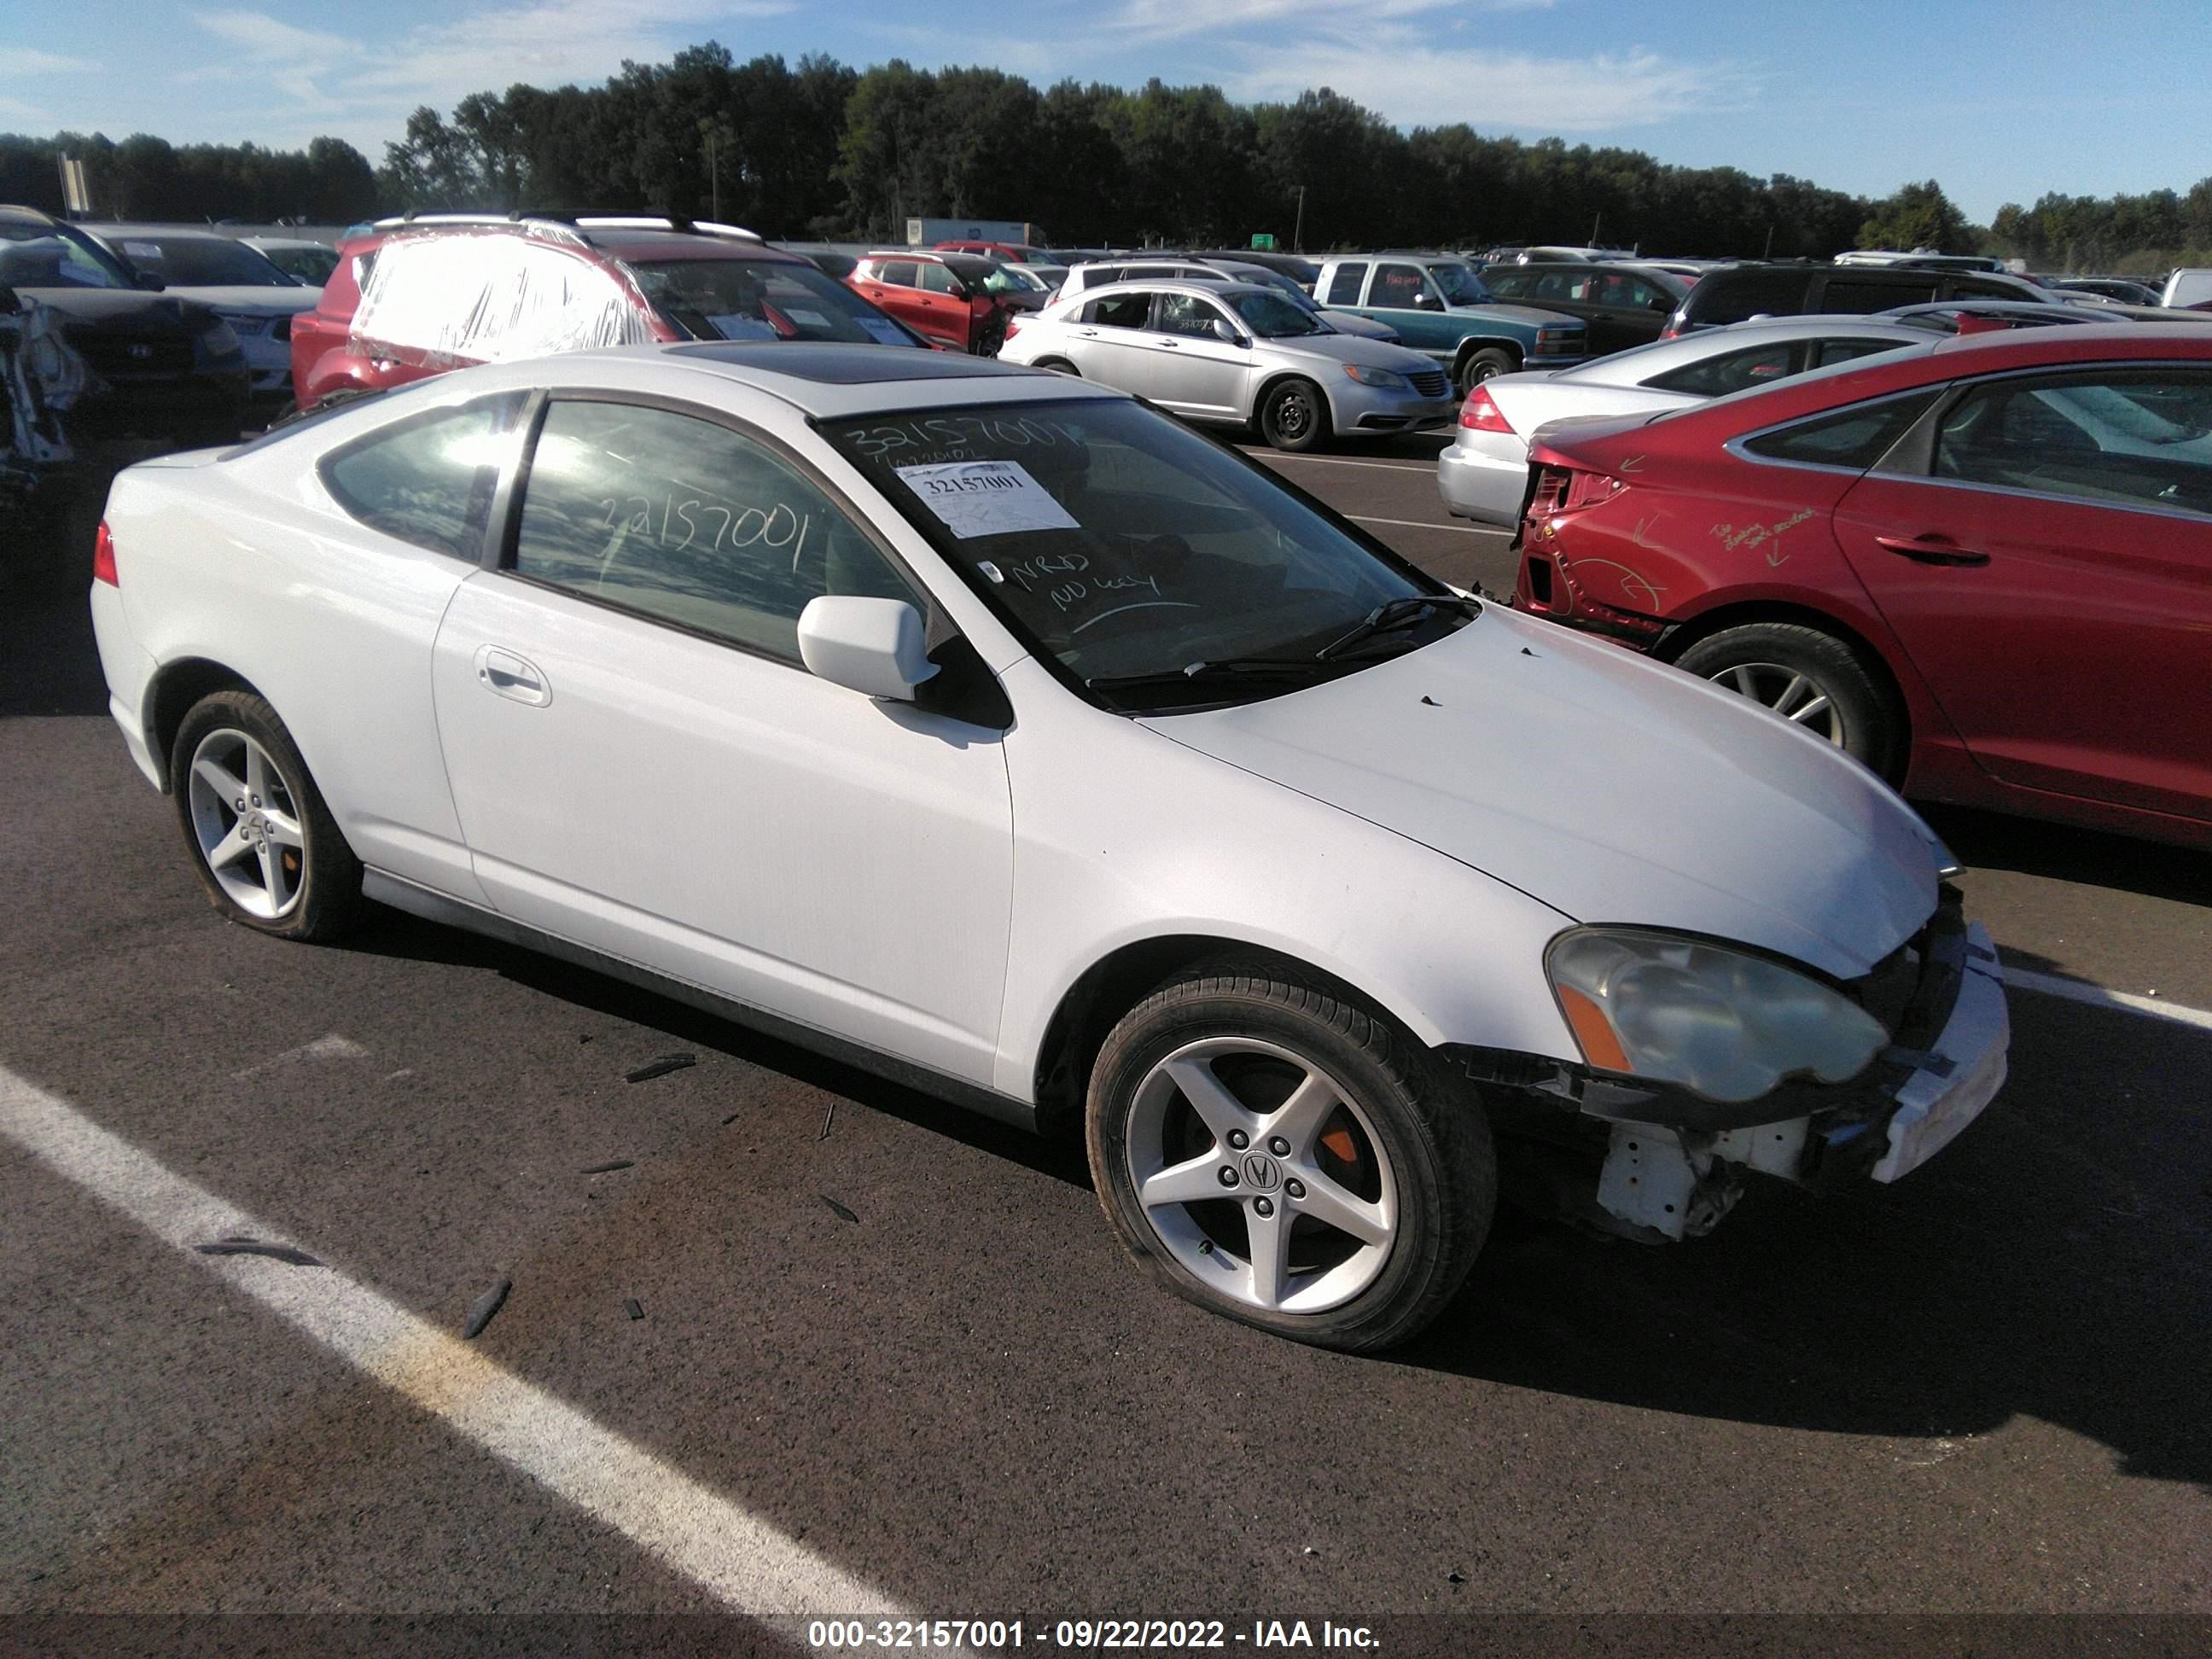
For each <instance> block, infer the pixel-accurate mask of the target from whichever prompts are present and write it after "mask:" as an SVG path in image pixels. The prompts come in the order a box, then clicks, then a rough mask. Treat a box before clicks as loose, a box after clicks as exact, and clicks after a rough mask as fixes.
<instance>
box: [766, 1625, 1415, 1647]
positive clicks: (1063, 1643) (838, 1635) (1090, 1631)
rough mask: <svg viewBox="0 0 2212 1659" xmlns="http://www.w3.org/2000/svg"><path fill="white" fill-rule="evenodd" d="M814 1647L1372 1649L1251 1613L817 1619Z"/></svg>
mask: <svg viewBox="0 0 2212 1659" xmlns="http://www.w3.org/2000/svg"><path fill="white" fill-rule="evenodd" d="M806 1644H807V1646H808V1647H809V1648H811V1649H813V1650H816V1651H817V1652H832V1651H837V1650H860V1649H871V1648H874V1649H893V1650H896V1649H901V1648H906V1649H916V1650H920V1649H933V1648H934V1649H946V1648H963V1649H968V1650H980V1651H985V1652H1017V1651H1019V1650H1021V1649H1023V1648H1024V1647H1030V1646H1042V1647H1048V1648H1051V1649H1054V1650H1063V1651H1073V1652H1078V1653H1107V1652H1162V1653H1188V1652H1196V1651H1199V1650H1207V1649H1220V1650H1225V1649H1229V1648H1232V1647H1244V1648H1253V1649H1260V1650H1268V1649H1278V1650H1279V1649H1300V1648H1304V1649H1333V1650H1352V1651H1358V1650H1374V1649H1375V1647H1376V1645H1377V1644H1376V1639H1375V1634H1374V1632H1372V1631H1371V1630H1370V1629H1369V1628H1368V1627H1367V1626H1364V1625H1354V1624H1341V1625H1340V1624H1337V1623H1334V1622H1333V1621H1331V1620H1320V1621H1318V1622H1315V1621H1310V1620H1304V1619H1255V1620H1252V1621H1251V1624H1250V1626H1249V1629H1244V1628H1232V1627H1231V1626H1230V1624H1229V1622H1228V1621H1227V1620H1221V1619H1059V1620H1049V1621H1046V1620H1040V1621H1037V1622H1036V1623H1031V1622H1030V1621H1028V1620H1021V1619H874V1620H865V1619H829V1620H822V1619H817V1620H812V1621H811V1622H810V1623H809V1624H808V1626H807V1627H806Z"/></svg>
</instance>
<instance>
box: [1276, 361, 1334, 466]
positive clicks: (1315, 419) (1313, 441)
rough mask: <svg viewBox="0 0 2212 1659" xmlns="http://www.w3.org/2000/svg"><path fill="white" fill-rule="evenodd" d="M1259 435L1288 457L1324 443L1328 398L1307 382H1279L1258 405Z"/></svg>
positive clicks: (1319, 389) (1326, 435) (1316, 447)
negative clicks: (1283, 451)
mask: <svg viewBox="0 0 2212 1659" xmlns="http://www.w3.org/2000/svg"><path fill="white" fill-rule="evenodd" d="M1260 435H1261V437H1263V438H1265V439H1266V440H1267V441H1268V443H1269V444H1271V445H1272V446H1273V447H1275V448H1277V449H1280V450H1285V451H1287V452H1289V453H1292V454H1297V453H1303V452H1304V451H1306V450H1310V449H1318V448H1319V447H1321V446H1322V445H1323V444H1325V443H1327V442H1328V435H1329V424H1328V398H1325V397H1323V396H1322V390H1321V388H1320V387H1319V386H1316V385H1315V384H1314V383H1313V382H1312V381H1311V380H1297V379H1292V380H1279V381H1277V382H1276V383H1275V384H1274V385H1273V386H1270V387H1268V388H1267V398H1266V400H1265V401H1264V402H1262V403H1261V405H1260Z"/></svg>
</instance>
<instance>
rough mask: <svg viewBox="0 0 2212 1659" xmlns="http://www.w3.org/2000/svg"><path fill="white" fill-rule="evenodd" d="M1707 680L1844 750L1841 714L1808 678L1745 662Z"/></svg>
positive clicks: (1780, 668) (1773, 666) (1788, 670)
mask: <svg viewBox="0 0 2212 1659" xmlns="http://www.w3.org/2000/svg"><path fill="white" fill-rule="evenodd" d="M1711 679H1712V682H1713V684H1716V685H1720V686H1725V687H1727V688H1728V690H1731V691H1735V692H1738V693H1740V694H1741V695H1742V696H1747V697H1749V698H1750V699H1751V700H1752V701H1753V702H1755V703H1759V704H1760V705H1762V706H1763V707H1765V708H1771V709H1772V710H1773V711H1774V712H1775V713H1776V714H1779V715H1781V716H1782V718H1783V719H1784V720H1790V721H1793V722H1795V723H1796V725H1799V726H1803V727H1804V728H1805V729H1806V730H1807V731H1808V732H1812V733H1814V735H1815V736H1816V737H1823V738H1826V739H1827V740H1828V741H1829V742H1830V743H1832V744H1835V745H1836V746H1837V747H1838V749H1841V748H1843V747H1844V746H1845V738H1846V735H1847V734H1846V733H1845V732H1844V712H1843V710H1842V709H1840V708H1837V707H1836V703H1835V699H1834V698H1832V697H1831V696H1829V695H1828V693H1827V691H1826V690H1825V689H1823V688H1822V686H1821V684H1820V682H1819V681H1818V680H1816V679H1814V678H1812V676H1810V675H1809V674H1806V673H1803V672H1802V671H1799V670H1797V669H1795V668H1784V666H1783V665H1781V664H1780V663H1772V662H1746V663H1738V664H1736V665H1735V666H1734V667H1731V668H1723V669H1722V670H1721V671H1719V672H1718V673H1717V674H1714V675H1713V676H1711Z"/></svg>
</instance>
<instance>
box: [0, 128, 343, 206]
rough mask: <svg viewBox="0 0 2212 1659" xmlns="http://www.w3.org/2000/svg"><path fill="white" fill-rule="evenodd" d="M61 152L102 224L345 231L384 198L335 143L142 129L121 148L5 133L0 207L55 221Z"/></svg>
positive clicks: (92, 140)
mask: <svg viewBox="0 0 2212 1659" xmlns="http://www.w3.org/2000/svg"><path fill="white" fill-rule="evenodd" d="M64 155H73V156H75V157H76V159H77V160H78V161H82V162H83V163H84V173H85V185H86V188H87V189H88V191H90V192H91V195H92V205H93V212H94V216H96V217H99V218H103V219H141V220H165V221H183V222H186V223H190V222H192V221H194V220H214V219H242V220H246V221H250V222H255V223H261V224H266V223H270V222H274V221H276V220H277V219H298V220H301V221H302V222H306V223H309V224H324V225H329V224H337V225H344V224H351V223H353V222H355V221H356V220H358V219H363V218H368V217H371V216H374V214H375V213H376V212H377V211H378V210H380V207H381V205H382V204H383V203H384V201H385V200H386V197H385V194H384V187H383V185H380V184H379V183H378V181H377V177H376V173H375V170H374V168H372V167H370V166H369V164H368V157H366V156H365V155H362V153H361V152H360V151H359V150H357V149H355V148H354V147H353V146H352V145H351V144H349V143H345V142H344V141H343V140H342V139H337V138H318V139H316V140H315V141H314V142H313V143H311V144H309V145H308V146H307V149H301V150H276V149H263V148H262V147H261V146H260V145H258V144H184V145H173V144H171V143H169V142H168V140H167V139H166V138H156V137H152V136H150V135H149V134H146V133H143V132H142V133H134V134H132V135H131V137H128V138H125V140H124V141H123V142H122V143H119V144H118V143H115V142H114V141H112V139H110V138H108V137H106V136H105V135H104V134H100V133H93V134H90V135H87V134H84V133H78V132H61V133H57V134H55V135H54V136H53V137H51V138H30V137H24V136H23V135H21V133H13V132H10V133H0V202H12V203H16V204H21V205H23V206H26V207H35V208H43V209H45V210H46V211H47V212H49V213H52V214H56V215H58V214H59V213H60V212H61V210H62V187H61V173H60V170H59V168H58V166H57V165H56V163H57V161H58V158H59V157H61V156H64Z"/></svg>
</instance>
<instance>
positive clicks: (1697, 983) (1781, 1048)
mask: <svg viewBox="0 0 2212 1659" xmlns="http://www.w3.org/2000/svg"><path fill="white" fill-rule="evenodd" d="M1545 968H1546V970H1547V973H1548V975H1549V976H1550V979H1551V981H1552V989H1553V993H1554V994H1556V995H1557V996H1558V997H1559V1008H1560V1011H1561V1012H1563V1013H1565V1015H1566V1018H1567V1024H1568V1026H1569V1028H1570V1029H1571V1030H1573V1032H1574V1034H1575V1039H1576V1041H1577V1042H1579V1043H1580V1044H1581V1045H1582V1050H1583V1058H1584V1059H1585V1060H1588V1061H1589V1063H1590V1065H1592V1066H1595V1068H1597V1069H1598V1070H1599V1071H1601V1072H1614V1073H1627V1074H1628V1075H1630V1076H1632V1077H1636V1078H1639V1079H1644V1080H1646V1081H1649V1082H1653V1083H1673V1084H1679V1085H1681V1086H1682V1087H1684V1088H1686V1089H1689V1090H1692V1091H1695V1092H1696V1093H1698V1094H1700V1095H1703V1096H1704V1097H1705V1098H1706V1099H1708V1100H1714V1101H1729V1102H1734V1101H1744V1100H1755V1099H1757V1098H1758V1097H1759V1096H1761V1095H1763V1094H1765V1093H1767V1092H1768V1091H1771V1089H1773V1088H1774V1086H1775V1085H1777V1084H1778V1083H1780V1082H1781V1081H1782V1080H1783V1079H1784V1078H1787V1077H1794V1076H1798V1075H1801V1074H1809V1075H1810V1076H1812V1077H1814V1079H1818V1080H1819V1081H1820V1082H1822V1083H1842V1082H1845V1081H1847V1080H1848V1079H1851V1078H1854V1077H1857V1075H1858V1074H1859V1073H1861V1072H1863V1071H1864V1070H1865V1069H1866V1067H1867V1065H1868V1063H1869V1061H1871V1060H1873V1059H1874V1057H1875V1055H1876V1054H1880V1053H1881V1050H1882V1049H1883V1048H1884V1047H1886V1046H1887V1043H1888V1042H1889V1033H1888V1032H1887V1031H1886V1030H1883V1029H1882V1026H1881V1022H1880V1021H1878V1020H1876V1019H1875V1018H1874V1016H1873V1015H1871V1014H1869V1013H1868V1012H1867V1011H1866V1010H1865V1009H1863V1008H1862V1007H1860V1006H1858V1005H1857V1003H1855V1002H1852V1001H1851V1000H1849V999H1848V998H1846V997H1844V996H1841V995H1839V994H1837V993H1836V992H1834V991H1832V990H1830V989H1829V988H1828V987H1826V986H1825V985H1823V984H1821V983H1820V981H1818V980H1815V979H1813V978H1811V977H1810V976H1809V975H1804V974H1801V973H1797V972H1795V971H1793V970H1792V969H1788V968H1784V967H1783V966H1781V965H1780V964H1779V963H1773V962H1769V961H1767V960H1766V959H1765V957H1755V956H1751V955H1748V954H1747V953H1746V952H1743V951H1731V950H1729V949H1728V948H1727V947H1726V946H1724V945H1709V944H1706V943H1705V941H1704V940H1702V939H1680V938H1676V937H1674V936H1673V935H1670V934H1666V933H1644V932H1641V931H1638V930H1636V929H1633V928H1614V927H1589V928H1578V929H1577V930H1576V931H1574V932H1572V933H1562V934H1560V935H1559V938H1558V939H1554V940H1553V941H1552V945H1551V948H1550V950H1549V951H1547V952H1546V953H1545Z"/></svg>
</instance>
